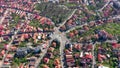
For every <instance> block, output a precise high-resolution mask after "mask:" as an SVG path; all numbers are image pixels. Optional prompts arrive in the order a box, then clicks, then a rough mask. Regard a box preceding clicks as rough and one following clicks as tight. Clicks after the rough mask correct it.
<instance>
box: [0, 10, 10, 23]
mask: <svg viewBox="0 0 120 68" xmlns="http://www.w3.org/2000/svg"><path fill="white" fill-rule="evenodd" d="M8 12H9V10H8V9H6V11H5V13H4V16H3V17H2V18H1V20H0V24H2V22H3V21H4V19H5V17H6V16H7V14H8Z"/></svg>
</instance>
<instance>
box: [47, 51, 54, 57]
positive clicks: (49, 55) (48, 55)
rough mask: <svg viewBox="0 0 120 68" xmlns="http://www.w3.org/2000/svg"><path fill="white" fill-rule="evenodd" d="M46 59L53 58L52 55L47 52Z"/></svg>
mask: <svg viewBox="0 0 120 68" xmlns="http://www.w3.org/2000/svg"><path fill="white" fill-rule="evenodd" d="M46 57H48V58H53V57H54V56H53V53H51V52H48V53H47V54H46Z"/></svg>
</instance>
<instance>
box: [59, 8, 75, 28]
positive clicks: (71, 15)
mask: <svg viewBox="0 0 120 68" xmlns="http://www.w3.org/2000/svg"><path fill="white" fill-rule="evenodd" d="M76 11H77V9H74V10H73V12H72V13H71V14H70V15H69V16H68V18H67V19H66V20H65V21H64V22H62V23H61V24H60V26H63V25H64V24H65V23H66V22H67V20H68V19H70V18H71V17H72V16H73V14H74V13H75V12H76ZM59 28H60V27H58V29H59Z"/></svg>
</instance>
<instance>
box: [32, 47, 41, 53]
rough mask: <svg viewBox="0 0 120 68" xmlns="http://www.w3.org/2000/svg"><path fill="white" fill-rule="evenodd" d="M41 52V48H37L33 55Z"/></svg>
mask: <svg viewBox="0 0 120 68" xmlns="http://www.w3.org/2000/svg"><path fill="white" fill-rule="evenodd" d="M40 52H41V47H40V46H37V47H35V48H34V49H33V54H39V53H40Z"/></svg>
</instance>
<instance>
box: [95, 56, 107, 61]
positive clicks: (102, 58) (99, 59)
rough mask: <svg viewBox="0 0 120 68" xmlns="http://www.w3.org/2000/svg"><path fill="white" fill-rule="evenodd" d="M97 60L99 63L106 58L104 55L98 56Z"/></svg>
mask: <svg viewBox="0 0 120 68" xmlns="http://www.w3.org/2000/svg"><path fill="white" fill-rule="evenodd" d="M97 58H98V61H99V62H103V60H105V59H106V58H107V57H106V56H105V55H102V54H98V56H97Z"/></svg>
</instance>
